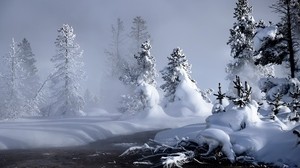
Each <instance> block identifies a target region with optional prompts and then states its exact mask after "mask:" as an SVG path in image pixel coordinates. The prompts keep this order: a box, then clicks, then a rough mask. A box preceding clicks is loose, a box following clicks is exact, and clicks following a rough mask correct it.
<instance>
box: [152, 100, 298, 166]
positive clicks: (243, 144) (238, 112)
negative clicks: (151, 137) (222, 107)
mask: <svg viewBox="0 0 300 168" xmlns="http://www.w3.org/2000/svg"><path fill="white" fill-rule="evenodd" d="M243 123H245V124H243ZM298 125H299V124H298ZM295 129H298V130H300V126H297V124H296V123H294V124H291V123H290V124H289V125H288V124H285V123H283V122H282V121H280V120H279V119H278V118H277V117H275V119H274V120H271V119H266V118H263V117H262V116H261V115H259V114H258V113H257V104H256V103H255V102H253V101H252V102H251V103H249V104H248V105H247V106H246V107H244V108H238V107H234V106H231V105H229V106H227V107H226V112H219V113H215V114H213V115H211V116H209V117H208V118H207V120H206V123H205V124H193V125H188V126H185V127H181V128H176V129H170V130H165V131H161V132H159V133H158V134H157V135H156V136H155V141H158V142H160V143H165V144H168V145H174V144H176V142H177V141H176V140H178V139H182V138H184V139H191V140H193V141H195V142H198V143H199V144H203V143H206V144H208V145H209V151H208V152H207V153H206V154H209V153H210V152H211V151H213V149H215V148H216V147H218V146H221V147H222V151H223V153H224V154H225V155H226V156H227V158H228V159H229V160H230V161H231V162H234V161H235V158H236V156H237V157H238V156H241V155H246V156H250V157H254V158H255V160H256V161H259V162H265V163H273V164H275V165H278V166H283V165H289V166H291V167H299V166H300V159H299V156H300V146H299V145H297V143H298V142H299V139H300V138H299V137H297V136H296V135H295V134H293V130H295Z"/></svg>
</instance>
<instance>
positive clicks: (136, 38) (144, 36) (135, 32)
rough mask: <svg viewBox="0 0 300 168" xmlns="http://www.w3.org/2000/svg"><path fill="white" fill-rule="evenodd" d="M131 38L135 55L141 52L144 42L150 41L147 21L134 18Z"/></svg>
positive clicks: (138, 17)
mask: <svg viewBox="0 0 300 168" xmlns="http://www.w3.org/2000/svg"><path fill="white" fill-rule="evenodd" d="M130 37H131V38H132V40H133V45H134V49H133V52H134V53H136V52H138V51H139V49H140V45H141V43H142V42H144V41H146V40H149V39H150V34H149V32H148V30H147V26H146V21H145V20H144V19H143V18H142V17H141V16H137V17H135V18H133V22H132V27H131V32H130Z"/></svg>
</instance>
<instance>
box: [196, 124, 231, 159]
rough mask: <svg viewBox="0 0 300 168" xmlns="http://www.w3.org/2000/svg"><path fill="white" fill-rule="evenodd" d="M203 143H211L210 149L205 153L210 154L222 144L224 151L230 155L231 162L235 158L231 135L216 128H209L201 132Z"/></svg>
mask: <svg viewBox="0 0 300 168" xmlns="http://www.w3.org/2000/svg"><path fill="white" fill-rule="evenodd" d="M199 137H200V140H199V141H200V142H201V144H203V143H206V144H208V145H209V150H208V151H207V153H206V154H205V155H209V154H210V153H211V152H212V151H213V150H214V149H215V148H217V147H218V146H222V151H223V153H224V154H225V155H226V156H227V157H228V159H229V160H230V161H231V162H234V160H235V153H234V152H233V150H232V145H231V143H230V137H229V135H228V134H227V133H226V132H224V131H222V130H220V129H216V128H208V129H205V130H203V131H202V132H200V135H199Z"/></svg>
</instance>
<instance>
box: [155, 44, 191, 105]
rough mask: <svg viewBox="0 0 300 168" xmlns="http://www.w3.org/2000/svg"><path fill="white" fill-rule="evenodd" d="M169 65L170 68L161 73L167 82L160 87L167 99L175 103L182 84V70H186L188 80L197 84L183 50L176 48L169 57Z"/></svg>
mask: <svg viewBox="0 0 300 168" xmlns="http://www.w3.org/2000/svg"><path fill="white" fill-rule="evenodd" d="M168 60H169V63H168V66H167V67H165V68H164V69H163V70H162V71H160V72H161V74H162V78H163V80H164V81H165V83H164V84H162V85H161V86H160V87H161V88H162V89H163V91H164V92H165V97H166V98H167V99H168V101H169V102H174V100H175V92H176V89H177V87H178V85H179V83H180V79H179V76H180V70H181V69H182V70H184V71H185V72H186V74H187V75H188V78H189V79H190V80H191V81H192V82H195V81H194V80H193V79H192V78H191V76H190V73H191V65H190V64H189V63H188V60H187V58H186V56H185V55H184V53H183V52H182V49H180V48H178V47H177V48H175V49H174V50H173V52H172V53H171V56H169V57H168Z"/></svg>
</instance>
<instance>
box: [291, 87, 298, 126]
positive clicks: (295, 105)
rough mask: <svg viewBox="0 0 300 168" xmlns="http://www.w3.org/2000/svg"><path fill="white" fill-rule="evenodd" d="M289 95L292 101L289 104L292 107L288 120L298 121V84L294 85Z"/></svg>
mask: <svg viewBox="0 0 300 168" xmlns="http://www.w3.org/2000/svg"><path fill="white" fill-rule="evenodd" d="M290 95H291V97H292V98H293V101H292V102H291V103H289V105H290V106H291V107H292V113H293V116H290V117H289V120H290V121H296V122H298V121H299V120H300V115H299V112H298V108H300V101H299V98H300V88H299V86H296V88H295V89H294V91H293V92H290Z"/></svg>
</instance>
